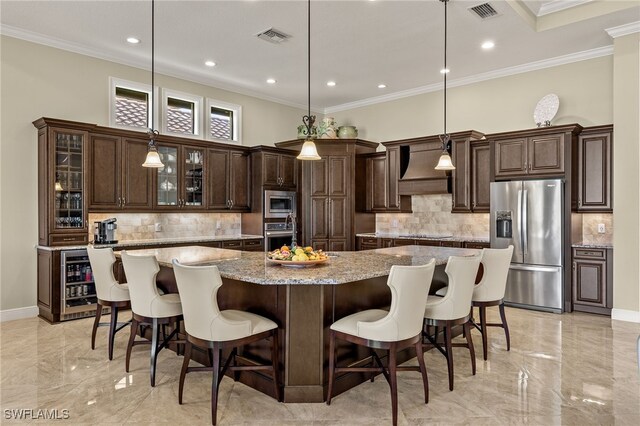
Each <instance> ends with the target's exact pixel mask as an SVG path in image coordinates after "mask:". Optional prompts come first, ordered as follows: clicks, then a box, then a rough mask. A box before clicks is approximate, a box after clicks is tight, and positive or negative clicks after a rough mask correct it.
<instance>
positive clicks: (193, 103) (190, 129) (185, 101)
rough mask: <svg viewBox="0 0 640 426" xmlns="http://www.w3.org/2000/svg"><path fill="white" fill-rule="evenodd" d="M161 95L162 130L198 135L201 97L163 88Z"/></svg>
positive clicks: (199, 131)
mask: <svg viewBox="0 0 640 426" xmlns="http://www.w3.org/2000/svg"><path fill="white" fill-rule="evenodd" d="M162 93H163V95H162V109H163V115H162V116H163V132H165V133H175V134H179V135H182V136H199V135H201V134H202V129H201V124H200V123H201V118H200V114H201V112H200V111H201V110H202V109H201V105H202V97H200V96H195V95H191V94H189V93H180V92H176V91H173V90H168V89H164V90H163V92H162Z"/></svg>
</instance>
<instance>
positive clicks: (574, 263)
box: [573, 262, 576, 271]
mask: <svg viewBox="0 0 640 426" xmlns="http://www.w3.org/2000/svg"><path fill="white" fill-rule="evenodd" d="M573 270H574V271H575V270H576V262H573Z"/></svg>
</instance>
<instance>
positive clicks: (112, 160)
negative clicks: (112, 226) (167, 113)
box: [89, 134, 146, 210]
mask: <svg viewBox="0 0 640 426" xmlns="http://www.w3.org/2000/svg"><path fill="white" fill-rule="evenodd" d="M89 145H90V149H89V170H91V172H90V173H89V208H90V209H92V210H113V209H119V208H120V205H121V195H120V193H121V191H120V182H121V176H122V170H121V162H120V159H121V154H120V147H121V145H120V138H119V137H118V136H109V135H95V134H92V135H91V136H90V137H89ZM145 149H146V144H145ZM145 156H146V152H145ZM142 161H143V162H144V159H143V160H142ZM140 164H142V163H140ZM140 168H141V169H143V167H142V166H140Z"/></svg>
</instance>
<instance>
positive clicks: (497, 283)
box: [473, 245, 513, 302]
mask: <svg viewBox="0 0 640 426" xmlns="http://www.w3.org/2000/svg"><path fill="white" fill-rule="evenodd" d="M512 256H513V246H511V245H510V246H509V247H507V248H504V249H483V250H482V256H481V258H480V262H481V263H482V267H483V268H484V273H483V275H482V279H481V280H480V282H479V283H478V285H477V286H476V287H475V288H474V290H473V300H474V301H478V302H490V301H493V300H500V299H502V298H503V297H504V291H505V288H506V286H507V275H508V274H509V265H510V264H511V257H512Z"/></svg>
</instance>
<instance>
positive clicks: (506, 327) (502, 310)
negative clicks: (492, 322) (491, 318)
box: [498, 303, 511, 351]
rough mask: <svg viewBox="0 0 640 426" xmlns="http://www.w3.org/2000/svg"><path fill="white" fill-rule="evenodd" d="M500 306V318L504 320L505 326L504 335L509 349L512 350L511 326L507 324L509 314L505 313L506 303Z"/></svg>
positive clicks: (503, 324) (503, 326) (503, 325)
mask: <svg viewBox="0 0 640 426" xmlns="http://www.w3.org/2000/svg"><path fill="white" fill-rule="evenodd" d="M498 308H499V309H500V320H501V321H502V328H504V336H505V337H506V338H507V350H508V351H509V350H511V337H509V326H508V325H507V316H506V315H505V313H504V303H501V304H500V305H499V306H498Z"/></svg>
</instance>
